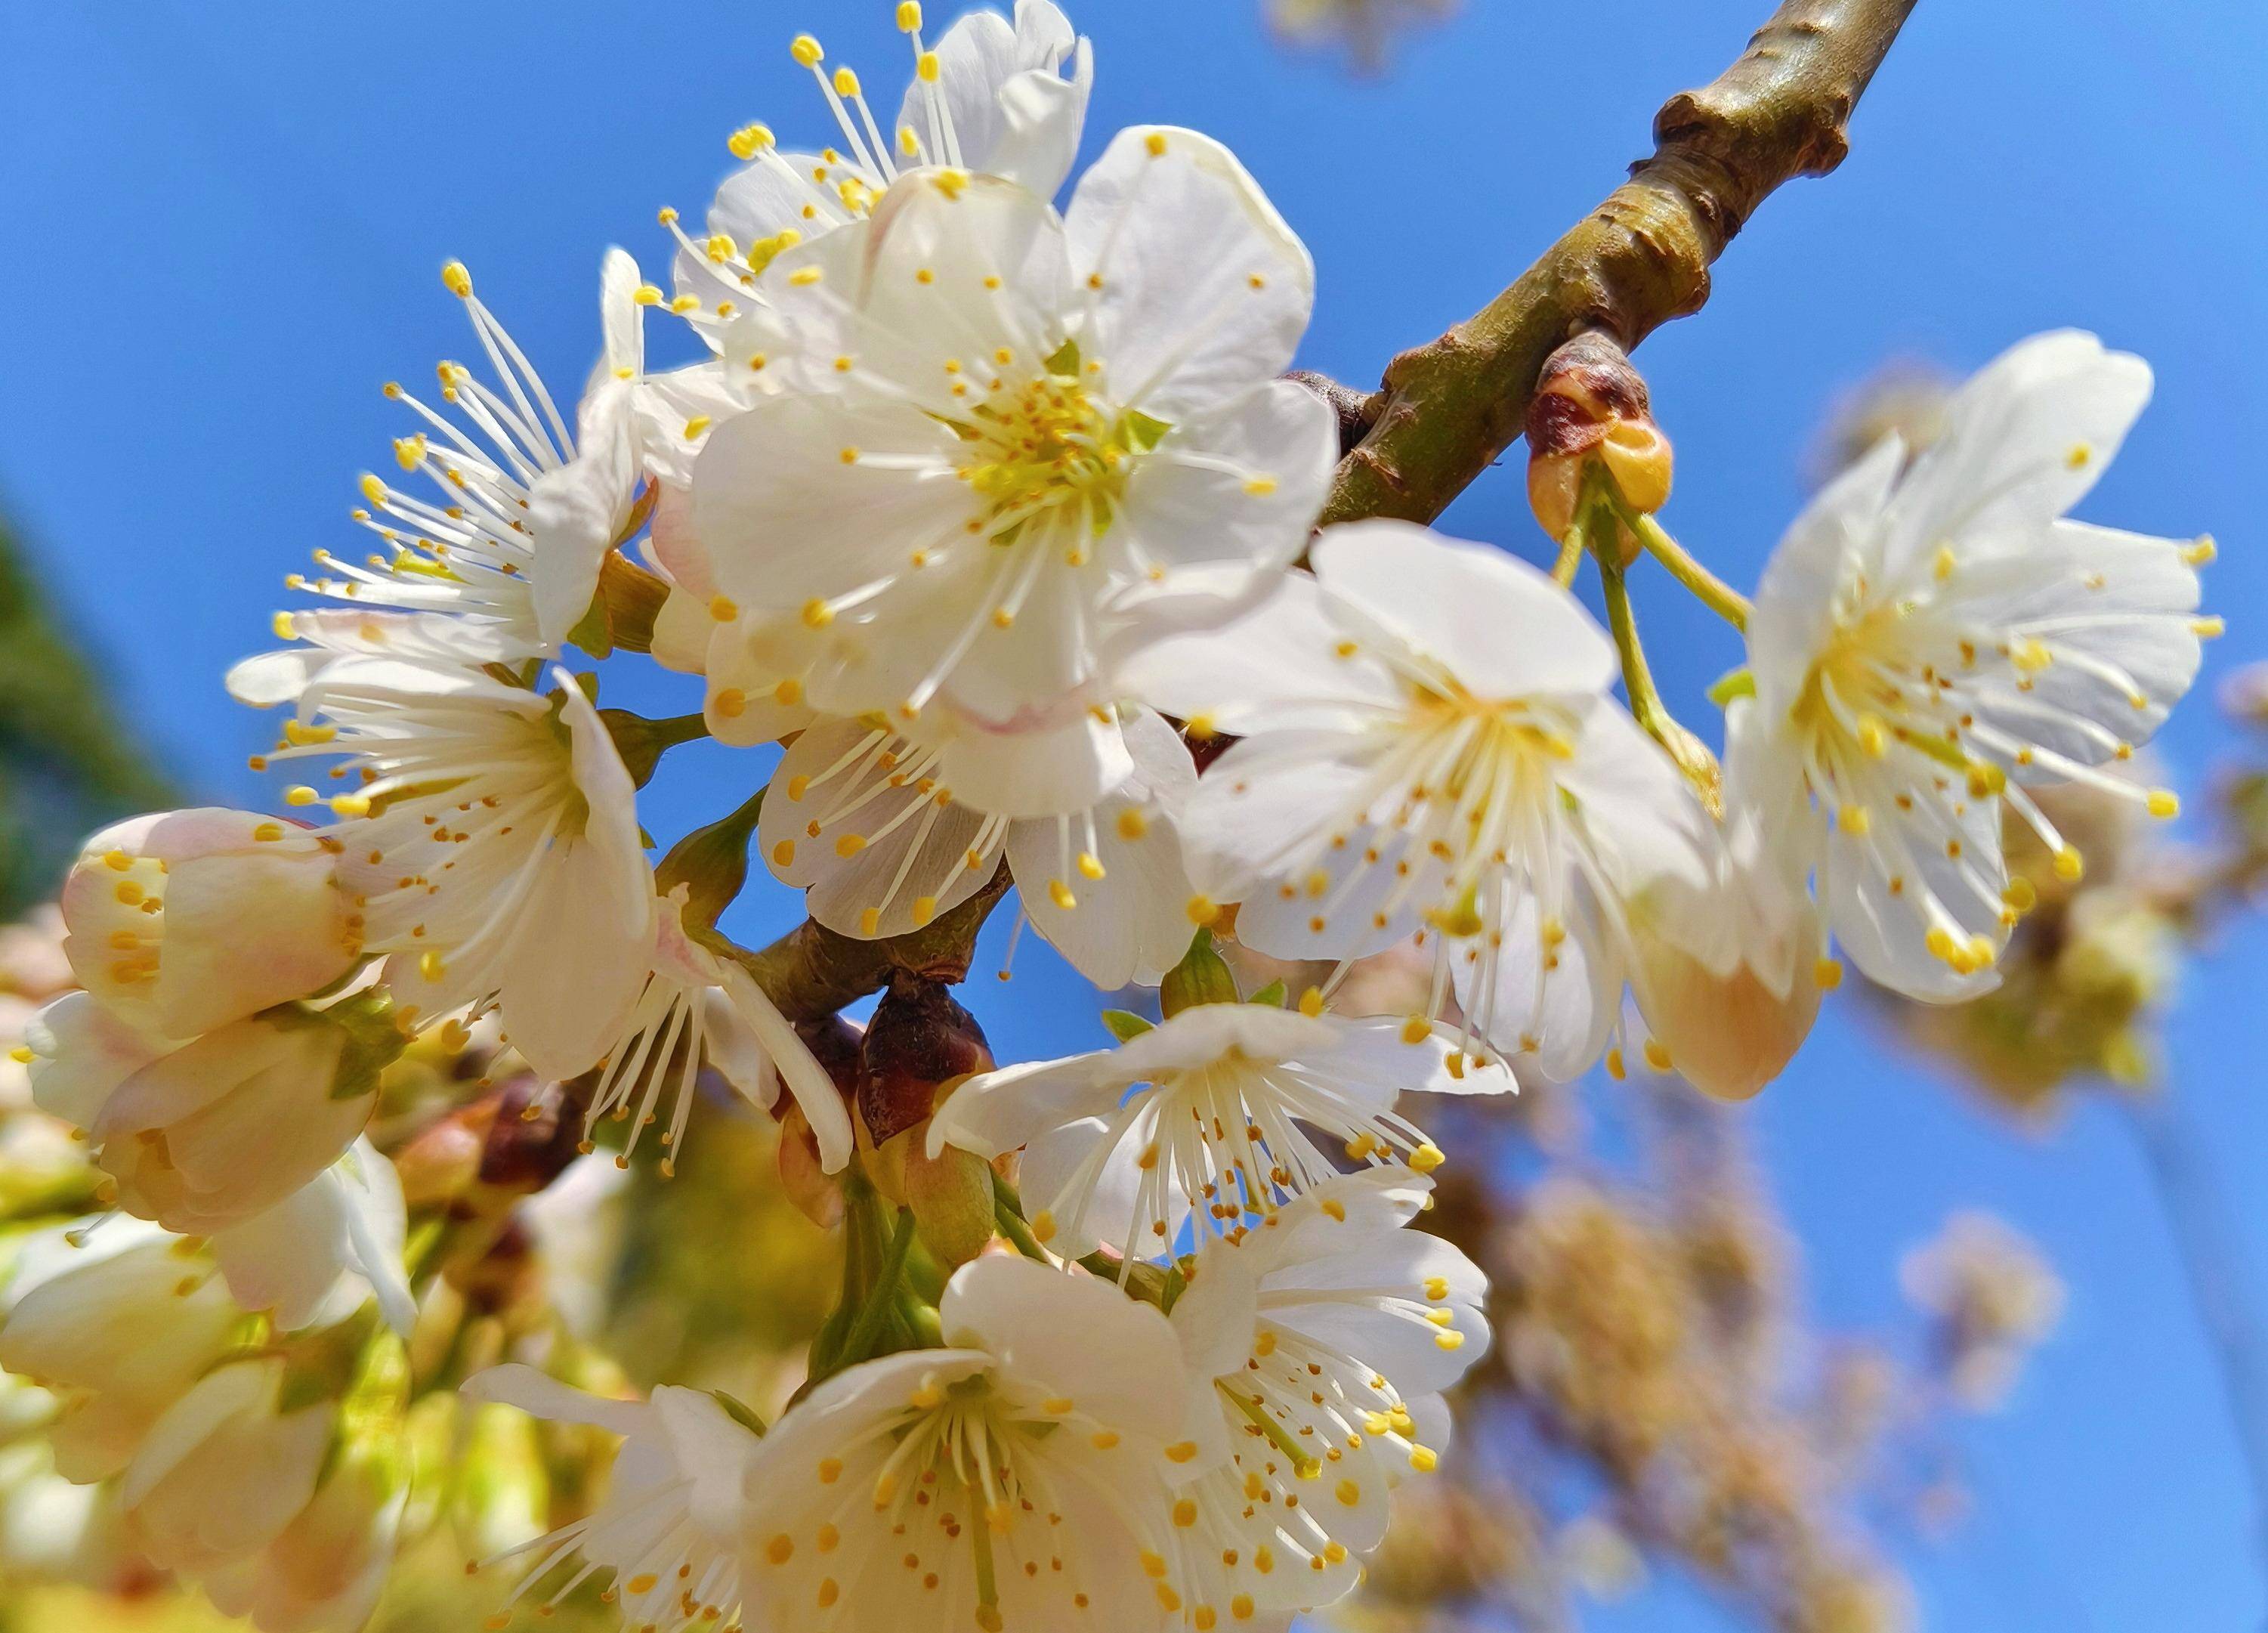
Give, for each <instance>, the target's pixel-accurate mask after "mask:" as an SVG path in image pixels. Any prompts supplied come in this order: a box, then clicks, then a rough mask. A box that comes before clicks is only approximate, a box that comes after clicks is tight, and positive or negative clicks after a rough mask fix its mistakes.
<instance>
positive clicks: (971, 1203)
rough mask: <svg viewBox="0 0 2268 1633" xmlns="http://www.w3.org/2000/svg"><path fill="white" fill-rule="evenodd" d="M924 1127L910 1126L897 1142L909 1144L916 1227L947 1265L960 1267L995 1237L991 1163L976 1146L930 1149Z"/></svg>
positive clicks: (907, 1165) (910, 1200)
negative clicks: (972, 1148)
mask: <svg viewBox="0 0 2268 1633" xmlns="http://www.w3.org/2000/svg"><path fill="white" fill-rule="evenodd" d="M924 1133H925V1131H924V1130H913V1131H909V1133H908V1134H905V1135H904V1136H902V1138H901V1139H900V1140H899V1141H897V1142H893V1143H895V1144H901V1145H903V1146H904V1147H905V1148H906V1149H905V1155H904V1161H903V1165H902V1176H903V1178H902V1184H903V1186H904V1189H905V1202H906V1206H907V1207H909V1208H912V1209H913V1214H914V1232H915V1234H916V1235H917V1236H918V1237H919V1238H921V1243H922V1245H923V1246H924V1247H926V1248H928V1249H929V1251H930V1252H932V1253H933V1254H935V1255H936V1256H937V1260H938V1262H939V1264H942V1265H945V1266H946V1267H949V1268H950V1267H959V1266H961V1265H965V1264H967V1263H968V1261H969V1260H972V1259H974V1258H976V1255H977V1254H979V1253H981V1252H983V1251H984V1248H985V1245H986V1244H987V1243H989V1242H990V1241H991V1239H992V1227H993V1213H992V1169H991V1164H989V1163H987V1162H986V1161H985V1160H984V1159H983V1157H981V1156H977V1155H976V1153H975V1152H974V1151H964V1150H962V1149H961V1148H960V1147H958V1146H952V1145H948V1146H946V1148H945V1149H943V1150H942V1151H940V1152H939V1153H938V1155H937V1156H930V1155H929V1151H928V1145H929V1142H928V1141H927V1139H925V1138H924V1137H923V1136H924Z"/></svg>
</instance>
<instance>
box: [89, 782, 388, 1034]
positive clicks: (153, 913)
mask: <svg viewBox="0 0 2268 1633" xmlns="http://www.w3.org/2000/svg"><path fill="white" fill-rule="evenodd" d="M336 846H337V841H335V840H332V839H327V838H326V837H325V836H323V835H321V834H319V833H317V832H316V831H314V830H313V829H312V828H303V827H301V826H299V825H298V824H296V823H290V822H284V821H282V820H279V819H277V818H275V817H262V816H259V815H257V814H256V813H254V812H251V811H232V810H220V809H196V810H183V811H166V812H161V813H159V814H158V815H156V816H152V817H135V818H134V819H133V820H132V821H130V822H122V823H119V824H114V826H112V827H108V828H106V829H104V830H103V831H101V832H99V833H98V834H96V835H95V836H94V837H93V838H92V839H89V840H88V841H87V844H86V848H85V851H84V852H83V853H81V855H80V857H79V860H78V861H77V864H76V865H75V866H74V867H73V868H71V871H70V876H69V877H68V878H66V879H65V880H64V882H63V923H64V925H65V927H66V928H67V930H68V932H69V934H68V935H67V936H66V937H65V939H64V942H63V951H64V953H65V954H66V956H68V957H69V958H70V963H71V968H72V970H73V971H74V972H76V973H77V976H78V979H79V982H80V984H81V985H82V986H85V988H86V989H87V991H89V992H91V993H92V994H95V995H96V996H97V997H99V998H100V999H101V1000H102V1001H104V1002H106V1003H108V1004H111V1005H114V1006H115V1007H116V1008H117V1009H119V1010H120V1011H121V1012H122V1013H123V1014H127V1015H129V1016H132V1017H133V1018H134V1019H135V1020H136V1023H139V1024H142V1025H144V1026H146V1027H148V1028H150V1029H151V1030H152V1031H157V1032H159V1033H162V1034H163V1035H165V1036H166V1037H168V1038H193V1037H195V1035H196V1034H197V1033H199V1032H203V1031H211V1030H212V1029H213V1028H215V1027H217V1026H224V1025H225V1024H227V1023H229V1022H231V1021H237V1020H241V1019H243V1018H244V1017H245V1016H248V1015H251V1014H254V1012H256V1011H258V1010H261V1009H268V1008H269V1007H270V1006H271V1005H274V1004H279V1003H284V1002H286V1001H289V1000H291V999H294V998H305V997H307V996H309V995H310V994H313V993H317V992H320V991H321V990H322V989H323V988H324V987H326V986H330V985H331V984H332V983H333V982H335V981H336V980H337V979H339V978H340V977H341V976H342V975H344V974H345V973H346V972H348V971H349V970H350V969H351V968H352V967H353V965H354V963H355V960H356V958H357V957H358V956H359V954H360V929H361V920H360V919H359V917H358V916H357V914H356V913H354V911H353V907H352V905H351V904H350V902H349V901H348V899H347V898H346V896H345V894H344V893H343V892H342V890H340V889H339V888H338V884H337V883H336V880H335V877H334V873H333V867H332V853H333V852H334V850H335V848H336Z"/></svg>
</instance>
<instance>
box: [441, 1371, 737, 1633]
mask: <svg viewBox="0 0 2268 1633" xmlns="http://www.w3.org/2000/svg"><path fill="white" fill-rule="evenodd" d="M464 1392H465V1393H466V1395H467V1396H468V1397H469V1398H471V1399H472V1400H488V1401H501V1402H503V1403H504V1404H506V1405H510V1406H515V1407H518V1408H520V1409H521V1410H522V1411H525V1412H529V1413H533V1414H534V1415H535V1416H537V1417H541V1418H544V1419H547V1420H549V1421H550V1422H558V1423H585V1424H588V1425H590V1426H591V1427H593V1428H595V1429H602V1430H607V1431H608V1432H609V1433H612V1434H617V1435H620V1436H622V1446H621V1449H620V1450H619V1451H618V1452H616V1453H615V1465H614V1473H613V1475H612V1477H611V1478H610V1479H609V1480H608V1484H607V1495H606V1497H605V1499H604V1500H603V1501H602V1502H600V1504H599V1505H598V1507H596V1508H595V1509H593V1511H591V1512H590V1513H589V1514H588V1515H586V1516H585V1517H584V1518H581V1519H579V1520H577V1521H575V1522H574V1523H573V1524H571V1525H569V1526H563V1527H562V1528H561V1529H559V1530H557V1531H555V1532H551V1533H549V1534H547V1535H544V1536H541V1537H539V1538H537V1539H535V1540H534V1541H532V1542H529V1543H527V1544H524V1545H523V1546H521V1547H520V1548H515V1549H513V1550H512V1552H513V1553H515V1554H520V1553H530V1552H533V1553H535V1554H537V1555H538V1558H537V1561H536V1563H535V1564H534V1566H533V1567H532V1568H531V1569H530V1570H528V1572H527V1576H526V1577H524V1578H522V1579H521V1581H520V1585H519V1587H518V1588H517V1589H515V1590H514V1591H513V1593H512V1600H513V1601H515V1602H516V1601H517V1600H519V1599H520V1598H521V1597H523V1596H524V1595H526V1594H527V1593H528V1592H531V1591H532V1590H533V1589H534V1588H535V1587H536V1586H537V1585H539V1584H540V1583H541V1581H542V1580H543V1579H544V1578H546V1577H548V1576H549V1575H550V1573H551V1572H552V1571H553V1570H555V1569H556V1567H557V1566H559V1565H560V1564H562V1563H565V1562H566V1561H567V1560H568V1559H570V1558H571V1557H573V1556H575V1555H580V1556H581V1560H582V1563H581V1564H580V1565H578V1567H577V1568H576V1569H575V1570H572V1571H571V1572H569V1573H567V1574H566V1575H565V1576H563V1577H562V1578H559V1580H558V1583H557V1585H556V1587H555V1589H554V1591H553V1592H552V1594H551V1596H550V1600H549V1603H551V1604H556V1603H557V1602H558V1600H561V1599H563V1598H564V1597H565V1596H566V1595H567V1593H568V1592H570V1591H571V1590H572V1589H573V1588H574V1587H576V1586H577V1585H579V1584H580V1583H582V1582H583V1581H585V1580H586V1579H587V1578H590V1577H592V1576H593V1575H595V1574H598V1573H600V1572H606V1573H608V1574H610V1575H611V1576H612V1578H613V1585H612V1591H613V1592H614V1593H615V1596H616V1597H617V1599H618V1600H619V1601H620V1604H621V1607H622V1616H623V1619H624V1621H625V1622H628V1623H629V1625H630V1626H632V1627H637V1628H648V1627H651V1628H672V1629H676V1628H683V1627H686V1626H688V1625H700V1624H702V1623H703V1622H708V1623H713V1624H715V1625H719V1626H727V1627H730V1626H735V1625H738V1624H739V1622H740V1615H741V1606H742V1592H741V1585H740V1547H741V1544H742V1541H743V1539H744V1537H745V1535H746V1533H747V1524H746V1521H745V1519H744V1518H743V1506H744V1505H743V1501H742V1496H741V1482H742V1479H743V1475H744V1474H745V1471H746V1470H747V1467H748V1465H749V1462H750V1459H751V1458H752V1457H753V1455H754V1453H755V1449H756V1446H757V1444H758V1443H757V1439H756V1437H755V1434H754V1433H753V1432H751V1430H750V1428H749V1427H748V1426H747V1424H745V1423H743V1422H741V1421H740V1417H739V1416H737V1415H735V1414H734V1413H733V1411H731V1410H729V1409H728V1408H726V1407H725V1406H724V1405H723V1404H722V1403H721V1402H720V1401H719V1400H718V1399H717V1397H716V1396H714V1395H711V1394H710V1393H707V1392H706V1391H703V1390H699V1389H681V1388H677V1387H674V1386H672V1385H663V1386H662V1387H660V1388H658V1389H656V1390H655V1391H654V1392H653V1395H652V1399H651V1400H606V1399H602V1398H601V1397H599V1396H596V1395H590V1394H585V1393H583V1392H582V1391H580V1390H577V1389H571V1388H569V1387H568V1386H567V1385H564V1384H561V1383H559V1382H557V1381H556V1380H555V1379H552V1378H547V1377H546V1376H544V1375H543V1374H542V1373H541V1372H538V1371H535V1370H534V1368H533V1367H528V1366H523V1365H520V1364H519V1363H509V1364H506V1365H504V1366H497V1367H491V1368H490V1369H489V1370H488V1371H485V1372H482V1373H480V1374H478V1375H476V1376H475V1377H474V1378H472V1379H471V1380H470V1381H469V1382H468V1383H467V1384H466V1385H465V1391H464Z"/></svg>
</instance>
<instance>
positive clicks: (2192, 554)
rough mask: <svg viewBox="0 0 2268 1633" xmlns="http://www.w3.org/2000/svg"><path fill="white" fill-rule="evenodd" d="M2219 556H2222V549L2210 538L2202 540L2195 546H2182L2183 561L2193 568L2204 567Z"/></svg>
mask: <svg viewBox="0 0 2268 1633" xmlns="http://www.w3.org/2000/svg"><path fill="white" fill-rule="evenodd" d="M2219 554H2220V546H2219V545H2217V544H2215V543H2213V540H2212V539H2211V538H2210V537H2205V538H2200V539H2199V540H2198V542H2197V543H2194V544H2184V545H2183V546H2182V559H2183V561H2184V562H2186V563H2188V564H2189V565H2191V566H2192V567H2202V566H2204V565H2205V564H2206V563H2207V562H2209V561H2211V560H2212V559H2213V558H2214V557H2215V556H2218V555H2219Z"/></svg>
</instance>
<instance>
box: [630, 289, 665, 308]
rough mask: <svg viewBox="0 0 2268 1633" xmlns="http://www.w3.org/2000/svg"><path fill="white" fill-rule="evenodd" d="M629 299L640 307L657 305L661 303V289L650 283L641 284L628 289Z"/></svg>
mask: <svg viewBox="0 0 2268 1633" xmlns="http://www.w3.org/2000/svg"><path fill="white" fill-rule="evenodd" d="M630 299H632V300H634V301H636V302H637V304H638V305H639V306H642V307H658V306H659V305H660V304H661V291H660V290H659V288H657V287H656V286H655V285H653V284H639V285H638V286H637V288H636V289H634V290H632V291H630Z"/></svg>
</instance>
